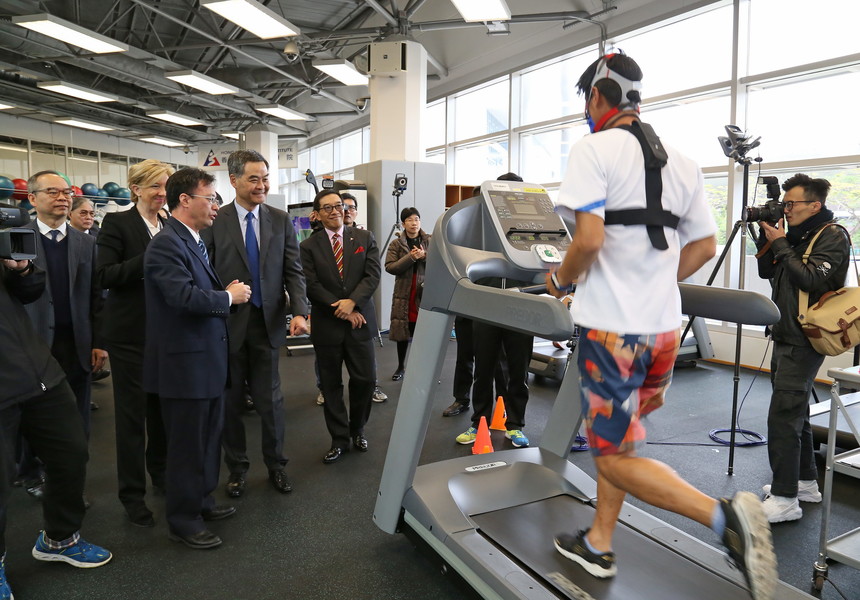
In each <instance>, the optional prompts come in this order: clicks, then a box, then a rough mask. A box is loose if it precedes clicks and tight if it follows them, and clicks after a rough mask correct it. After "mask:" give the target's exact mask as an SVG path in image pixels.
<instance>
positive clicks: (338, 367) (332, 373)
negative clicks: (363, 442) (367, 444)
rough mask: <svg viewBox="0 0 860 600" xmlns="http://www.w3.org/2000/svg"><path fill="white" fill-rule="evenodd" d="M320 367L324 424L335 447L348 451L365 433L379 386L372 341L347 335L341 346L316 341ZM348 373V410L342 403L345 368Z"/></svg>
mask: <svg viewBox="0 0 860 600" xmlns="http://www.w3.org/2000/svg"><path fill="white" fill-rule="evenodd" d="M314 352H316V355H317V362H318V363H319V368H320V391H321V392H322V393H323V397H324V398H325V404H323V410H324V412H325V424H326V427H327V428H328V432H329V434H330V435H331V445H332V447H333V448H343V449H348V448H349V440H350V438H351V437H353V436H356V435H358V434H360V433H364V426H365V424H366V423H367V419H368V418H369V417H370V406H371V403H372V402H371V397H372V396H373V388H374V387H375V385H376V361H375V359H374V352H373V340H370V339H368V340H356V339H354V338H352V337H351V336H349V335H347V336H346V338H345V339H344V341H343V343H341V344H324V343H319V342H315V343H314ZM344 364H346V371H347V373H349V411H348V412H347V408H346V404H345V403H344V400H343V375H342V369H343V365H344Z"/></svg>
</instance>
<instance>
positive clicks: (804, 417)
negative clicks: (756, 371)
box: [767, 342, 824, 498]
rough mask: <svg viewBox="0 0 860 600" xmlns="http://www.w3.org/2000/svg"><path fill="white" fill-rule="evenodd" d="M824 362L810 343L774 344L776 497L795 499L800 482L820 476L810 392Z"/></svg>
mask: <svg viewBox="0 0 860 600" xmlns="http://www.w3.org/2000/svg"><path fill="white" fill-rule="evenodd" d="M823 362H824V357H823V356H822V355H820V354H818V352H816V351H815V350H813V349H812V346H810V345H808V344H807V345H805V346H793V345H791V344H782V343H780V342H774V344H773V354H772V357H771V362H770V368H771V373H770V379H771V384H772V386H773V393H772V395H771V397H770V409H769V410H768V415H767V439H768V445H767V454H768V458H769V459H770V468H771V471H773V480H772V482H771V490H770V493H771V494H773V495H774V496H786V497H789V498H794V497H796V496H797V482H798V481H799V480H803V481H808V480H811V479H816V478H817V477H818V470H817V469H816V466H815V455H814V453H813V446H812V428H811V427H810V425H809V392H810V390H811V389H812V383H813V381H814V380H815V375H816V373H817V372H818V369H819V368H820V367H821V364H822V363H823Z"/></svg>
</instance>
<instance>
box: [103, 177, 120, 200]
mask: <svg viewBox="0 0 860 600" xmlns="http://www.w3.org/2000/svg"><path fill="white" fill-rule="evenodd" d="M102 189H103V190H104V191H106V192H107V193H108V196H110V197H111V198H113V197H115V196H116V191H117V190H118V189H120V185H119V184H118V183H116V182H115V181H108V182H107V183H106V184H104V185H103V186H102Z"/></svg>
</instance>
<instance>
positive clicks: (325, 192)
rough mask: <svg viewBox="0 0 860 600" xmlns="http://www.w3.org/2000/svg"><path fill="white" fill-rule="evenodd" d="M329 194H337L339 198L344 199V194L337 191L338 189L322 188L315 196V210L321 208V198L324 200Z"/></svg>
mask: <svg viewBox="0 0 860 600" xmlns="http://www.w3.org/2000/svg"><path fill="white" fill-rule="evenodd" d="M328 195H334V196H337V197H338V198H340V199H341V201H343V196H341V195H340V192H337V191H335V190H332V189H328V190H320V191H319V193H318V194H317V195H316V196H314V210H316V211H318V210H319V209H320V200H322V199H323V198H325V197H326V196H328Z"/></svg>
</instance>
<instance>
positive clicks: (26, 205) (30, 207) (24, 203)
mask: <svg viewBox="0 0 860 600" xmlns="http://www.w3.org/2000/svg"><path fill="white" fill-rule="evenodd" d="M18 206H19V207H21V208H23V209H24V210H26V211H31V210H33V205H32V204H30V200H28V199H27V198H24V199H23V200H21V202H19V203H18Z"/></svg>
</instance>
